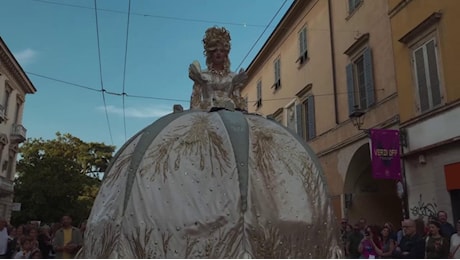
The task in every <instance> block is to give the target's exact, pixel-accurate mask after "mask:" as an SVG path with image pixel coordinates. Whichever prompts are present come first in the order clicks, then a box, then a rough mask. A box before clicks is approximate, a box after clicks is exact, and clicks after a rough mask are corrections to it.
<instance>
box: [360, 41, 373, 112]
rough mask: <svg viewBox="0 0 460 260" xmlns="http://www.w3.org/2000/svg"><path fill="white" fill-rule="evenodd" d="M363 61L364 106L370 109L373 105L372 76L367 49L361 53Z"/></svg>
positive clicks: (369, 53)
mask: <svg viewBox="0 0 460 260" xmlns="http://www.w3.org/2000/svg"><path fill="white" fill-rule="evenodd" d="M363 60H364V84H365V87H366V105H367V107H368V108H369V107H371V106H373V105H374V104H375V90H374V76H373V69H372V53H371V49H370V48H367V49H366V50H365V51H364V53H363Z"/></svg>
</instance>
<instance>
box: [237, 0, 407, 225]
mask: <svg viewBox="0 0 460 260" xmlns="http://www.w3.org/2000/svg"><path fill="white" fill-rule="evenodd" d="M388 11H389V8H388V0H372V1H363V0H350V1H345V0H343V1H339V0H298V1H294V2H293V4H292V6H291V7H290V8H289V10H288V11H287V13H286V14H285V16H284V17H283V18H282V19H281V21H280V23H279V24H278V26H277V27H276V28H275V30H274V31H273V33H272V34H271V35H270V37H269V39H268V40H267V41H266V43H265V44H264V45H263V47H262V49H261V50H260V51H259V53H258V54H257V55H256V57H255V58H254V60H253V61H252V62H251V64H250V65H249V67H248V68H247V72H248V77H249V78H248V82H247V84H246V86H245V88H244V89H243V91H242V95H243V96H245V97H246V98H247V100H248V110H249V111H250V112H254V113H259V114H261V115H264V116H269V115H270V116H271V117H273V118H274V119H275V120H277V121H278V122H280V123H282V124H284V125H285V126H286V127H288V128H291V129H292V130H293V131H295V132H297V133H298V134H299V135H300V136H302V137H303V138H304V139H305V140H306V141H307V142H308V143H309V144H310V146H311V147H312V148H313V150H314V151H315V152H316V153H317V155H318V157H319V159H320V161H321V164H322V167H323V169H324V172H325V174H326V177H327V182H328V189H329V194H330V198H331V200H332V203H333V205H334V208H335V210H336V213H337V215H338V217H343V216H346V217H348V218H349V219H350V221H352V222H356V221H357V220H358V219H359V218H361V217H363V218H366V219H367V221H368V223H374V224H380V225H381V224H383V223H384V222H385V221H391V222H393V223H394V224H399V223H400V220H401V218H402V206H401V200H400V199H399V198H398V196H397V193H396V182H395V181H394V180H381V179H374V178H373V177H372V172H371V160H370V151H369V139H368V137H367V135H366V133H365V132H364V131H362V130H358V129H357V128H356V127H355V126H354V125H353V124H352V122H351V120H350V115H351V114H352V113H353V112H356V111H361V112H364V113H365V116H364V117H361V119H363V118H364V119H365V121H364V124H363V125H362V126H361V127H362V128H392V129H399V116H398V102H397V92H396V81H395V68H394V59H393V49H392V41H391V30H390V20H389V18H388Z"/></svg>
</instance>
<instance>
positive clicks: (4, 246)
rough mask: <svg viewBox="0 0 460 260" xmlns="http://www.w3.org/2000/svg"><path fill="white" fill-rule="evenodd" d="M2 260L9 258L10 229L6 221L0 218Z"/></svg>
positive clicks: (0, 256) (0, 251) (0, 252)
mask: <svg viewBox="0 0 460 260" xmlns="http://www.w3.org/2000/svg"><path fill="white" fill-rule="evenodd" d="M0 258H9V255H8V229H7V227H6V220H5V219H4V218H2V217H0Z"/></svg>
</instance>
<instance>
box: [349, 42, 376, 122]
mask: <svg viewBox="0 0 460 260" xmlns="http://www.w3.org/2000/svg"><path fill="white" fill-rule="evenodd" d="M346 74H347V92H348V109H349V113H350V114H351V113H353V112H354V111H355V109H356V108H359V109H367V108H369V107H371V106H372V105H374V103H375V93H374V92H375V90H374V79H373V69H372V55H371V50H370V48H365V49H364V51H363V52H362V53H361V54H359V55H357V56H356V57H355V58H354V59H353V60H352V62H351V63H350V64H348V65H347V67H346Z"/></svg>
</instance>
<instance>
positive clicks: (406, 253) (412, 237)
mask: <svg viewBox="0 0 460 260" xmlns="http://www.w3.org/2000/svg"><path fill="white" fill-rule="evenodd" d="M402 228H403V231H404V237H403V238H402V239H401V242H400V244H399V246H398V247H396V249H395V250H394V252H393V257H394V258H406V259H407V258H410V259H414V258H418V259H421V258H425V240H424V239H423V238H422V237H421V236H420V235H419V234H417V232H416V231H417V230H416V227H415V221H413V220H412V219H405V220H404V221H403V222H402Z"/></svg>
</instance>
